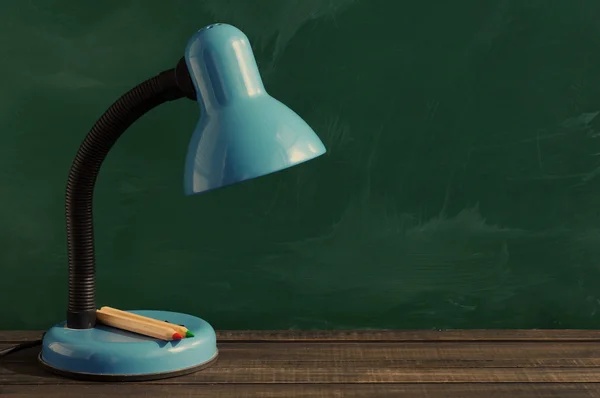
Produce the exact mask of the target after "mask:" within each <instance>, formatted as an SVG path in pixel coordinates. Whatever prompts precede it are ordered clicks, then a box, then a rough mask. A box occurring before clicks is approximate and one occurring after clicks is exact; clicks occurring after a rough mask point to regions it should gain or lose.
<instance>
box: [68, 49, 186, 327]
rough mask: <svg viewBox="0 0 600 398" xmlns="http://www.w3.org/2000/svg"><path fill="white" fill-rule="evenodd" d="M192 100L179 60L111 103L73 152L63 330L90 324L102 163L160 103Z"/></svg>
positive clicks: (93, 306) (93, 312)
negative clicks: (95, 210) (96, 201)
mask: <svg viewBox="0 0 600 398" xmlns="http://www.w3.org/2000/svg"><path fill="white" fill-rule="evenodd" d="M190 90H192V91H191V92H190ZM194 95H195V92H194V91H193V87H192V85H191V80H190V77H189V73H188V71H187V68H186V66H185V61H183V59H182V60H181V61H179V64H178V66H177V68H175V69H170V70H167V71H165V72H162V73H160V74H159V75H157V76H155V77H153V78H151V79H149V80H146V81H145V82H143V83H141V84H139V85H138V86H136V87H134V88H133V89H131V90H130V91H129V92H127V93H126V94H124V95H123V96H122V97H121V98H119V99H118V100H117V101H116V102H115V103H113V104H112V105H111V106H110V108H108V110H107V111H106V112H105V113H104V114H103V115H102V116H101V117H100V119H99V120H98V121H97V122H96V123H95V124H94V126H93V127H92V129H91V130H90V132H89V133H88V134H87V136H86V137H85V139H84V140H83V143H82V144H81V146H80V147H79V150H78V152H77V155H76V156H75V160H74V161H73V164H72V166H71V169H70V171H69V178H68V182H67V190H66V198H65V202H66V203H65V204H66V206H65V207H66V209H65V210H66V218H67V244H68V259H69V305H68V311H67V327H69V328H71V329H89V328H92V327H94V326H95V324H96V297H95V296H96V264H95V254H94V229H93V214H92V199H93V193H94V186H95V184H96V178H97V176H98V172H99V171H100V167H101V166H102V162H103V161H104V159H105V158H106V156H107V154H108V152H109V151H110V149H111V148H112V146H113V145H114V144H115V142H116V141H117V140H118V138H119V137H120V136H121V135H122V134H123V133H124V132H125V131H126V130H127V128H128V127H129V126H131V124H133V123H134V122H135V121H136V120H138V119H139V118H140V117H142V116H143V115H144V114H145V113H147V112H148V111H150V110H151V109H153V108H155V107H156V106H158V105H160V104H162V103H164V102H167V101H172V100H176V99H178V98H182V97H188V98H193V97H194Z"/></svg>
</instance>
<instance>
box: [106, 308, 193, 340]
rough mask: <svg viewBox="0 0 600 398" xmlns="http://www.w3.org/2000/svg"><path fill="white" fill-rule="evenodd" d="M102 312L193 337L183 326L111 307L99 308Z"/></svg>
mask: <svg viewBox="0 0 600 398" xmlns="http://www.w3.org/2000/svg"><path fill="white" fill-rule="evenodd" d="M101 310H102V311H105V312H108V313H111V314H116V315H122V316H125V317H128V318H131V319H137V320H140V321H146V322H150V323H154V324H157V325H168V326H169V327H171V328H173V329H174V330H175V331H176V332H177V333H179V334H180V335H182V336H184V337H194V334H193V333H192V332H190V331H189V329H188V328H186V327H185V326H181V325H176V324H174V323H169V322H165V321H161V320H159V319H154V318H150V317H147V316H143V315H139V314H134V313H132V312H128V311H123V310H118V309H116V308H112V307H107V306H104V307H102V308H101Z"/></svg>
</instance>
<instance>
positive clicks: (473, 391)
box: [0, 383, 600, 398]
mask: <svg viewBox="0 0 600 398" xmlns="http://www.w3.org/2000/svg"><path fill="white" fill-rule="evenodd" d="M0 396H2V397H6V398H34V397H35V398H39V397H45V398H80V397H92V398H94V397H114V396H122V397H130V398H151V397H157V398H159V397H160V398H166V397H177V398H179V397H186V398H193V397H211V398H240V397H244V398H259V397H260V398H281V397H286V398H292V397H295V398H325V397H344V398H367V397H376V398H402V397H407V398H416V397H425V398H481V397H485V398H499V397H506V398H590V397H597V396H600V385H599V384H587V383H581V384H540V383H527V384H496V383H494V384H490V383H478V384H450V385H442V384H377V385H375V384H358V385H357V384H325V385H324V384H290V385H281V384H261V385H203V386H190V385H180V386H177V387H176V388H174V386H172V385H156V384H155V385H135V384H134V385H132V384H109V385H96V384H95V385H80V386H78V387H77V389H74V388H73V386H65V385H49V386H39V385H38V386H36V385H33V386H32V385H22V386H7V387H4V389H3V388H2V387H1V386H0Z"/></svg>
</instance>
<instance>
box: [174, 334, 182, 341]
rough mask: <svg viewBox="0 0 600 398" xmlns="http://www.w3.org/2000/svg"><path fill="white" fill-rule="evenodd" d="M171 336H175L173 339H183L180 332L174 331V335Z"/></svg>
mask: <svg viewBox="0 0 600 398" xmlns="http://www.w3.org/2000/svg"><path fill="white" fill-rule="evenodd" d="M171 337H172V338H173V340H181V339H182V338H183V337H181V335H180V334H179V333H173V336H171Z"/></svg>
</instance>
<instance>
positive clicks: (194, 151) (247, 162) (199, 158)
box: [39, 24, 325, 381]
mask: <svg viewBox="0 0 600 398" xmlns="http://www.w3.org/2000/svg"><path fill="white" fill-rule="evenodd" d="M184 97H187V98H189V99H192V100H196V101H197V102H198V104H199V106H200V120H199V122H198V124H197V125H196V129H195V130H194V132H193V134H192V137H191V140H190V143H189V147H188V151H187V157H186V159H185V172H184V192H185V194H186V195H194V194H200V193H204V192H208V191H211V190H213V189H217V188H221V187H224V186H227V185H231V184H234V183H238V182H241V181H245V180H249V179H252V178H256V177H260V176H264V175H266V174H270V173H273V172H276V171H279V170H282V169H285V168H287V167H290V166H294V165H297V164H299V163H303V162H305V161H307V160H310V159H313V158H315V157H317V156H320V155H322V154H324V153H325V147H324V146H323V143H322V142H321V141H320V140H319V138H318V137H317V135H316V134H315V133H314V132H313V130H312V129H311V128H310V127H309V126H308V125H307V124H306V123H305V122H304V121H303V120H302V119H301V118H300V117H299V116H298V115H297V114H296V113H294V112H293V111H292V110H290V109H289V108H288V107H286V106H285V105H283V104H282V103H281V102H279V101H277V100H276V99H274V98H273V97H271V96H270V95H269V94H267V92H266V91H265V88H264V86H263V83H262V80H261V77H260V74H259V72H258V67H257V65H256V61H255V59H254V54H253V52H252V48H251V47H250V44H249V41H248V38H247V37H246V36H245V35H244V33H242V32H241V31H240V30H238V29H237V28H235V27H233V26H231V25H227V24H213V25H209V26H206V27H204V28H202V29H201V30H199V31H198V32H196V33H195V34H194V35H193V36H192V37H191V39H190V40H189V42H188V44H187V46H186V49H185V55H184V57H183V58H182V59H181V60H180V61H179V63H178V64H177V66H176V67H175V68H174V69H170V70H167V71H164V72H162V73H160V74H159V75H157V76H155V77H153V78H151V79H149V80H147V81H145V82H143V83H141V84H140V85H138V86H136V87H135V88H133V89H132V90H130V91H129V92H127V93H126V94H124V95H123V96H122V97H121V98H119V99H118V100H117V101H116V102H115V103H114V104H112V106H110V108H109V109H108V110H107V111H106V112H105V113H104V114H103V115H102V117H101V118H100V119H99V120H98V121H97V122H96V124H95V125H94V126H93V127H92V129H91V130H90V132H89V133H88V135H87V136H86V137H85V139H84V141H83V143H82V144H81V146H80V147H79V150H78V152H77V155H76V157H75V160H74V162H73V164H72V166H71V169H70V172H69V177H68V182H67V191H66V218H67V241H68V253H69V256H68V257H69V259H68V261H69V301H68V310H67V319H66V321H63V322H61V323H58V324H56V325H54V326H53V327H51V328H50V329H49V330H48V331H47V332H46V334H45V335H44V338H43V342H42V350H41V353H40V355H39V361H40V363H41V364H42V365H43V366H44V367H45V368H47V369H48V370H50V371H52V372H54V373H58V374H60V375H63V376H67V377H72V378H79V379H87V380H103V381H127V380H131V381H135V380H152V379H161V378H166V377H172V376H176V375H181V374H186V373H191V372H194V371H196V370H199V369H202V368H205V367H207V366H209V365H210V364H212V363H213V362H214V361H215V360H216V358H217V355H218V350H217V342H216V335H215V331H214V329H213V328H212V327H211V326H210V325H209V324H208V323H207V322H206V321H204V320H202V319H200V318H197V317H195V316H192V315H188V314H182V313H177V312H171V311H152V310H133V311H131V312H133V313H137V314H140V315H144V316H148V317H152V318H156V319H159V320H166V321H168V322H171V323H175V324H178V325H185V326H186V327H187V329H189V330H190V331H191V332H192V333H193V334H194V337H190V338H185V339H182V340H178V341H161V340H158V339H154V338H151V337H146V336H142V335H138V334H135V333H130V332H127V331H124V330H120V329H116V328H111V327H107V326H105V325H102V324H99V323H98V324H96V299H95V293H96V286H95V257H94V235H93V216H92V197H93V191H94V185H95V183H96V177H97V176H98V172H99V171H100V167H101V165H102V162H103V161H104V159H105V158H106V155H107V154H108V152H109V150H110V149H111V147H112V146H113V145H114V144H115V142H116V141H117V139H118V138H119V137H120V136H121V134H123V133H124V132H125V130H126V129H127V128H128V127H129V126H130V125H131V124H132V123H134V122H135V121H136V120H137V119H139V118H140V117H141V116H143V115H144V114H145V113H146V112H148V111H150V110H151V109H153V108H155V107H156V106H158V105H160V104H162V103H164V102H167V101H172V100H176V99H179V98H184Z"/></svg>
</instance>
